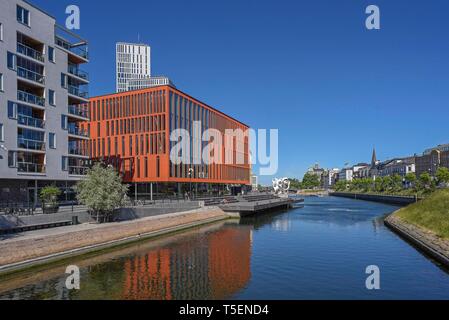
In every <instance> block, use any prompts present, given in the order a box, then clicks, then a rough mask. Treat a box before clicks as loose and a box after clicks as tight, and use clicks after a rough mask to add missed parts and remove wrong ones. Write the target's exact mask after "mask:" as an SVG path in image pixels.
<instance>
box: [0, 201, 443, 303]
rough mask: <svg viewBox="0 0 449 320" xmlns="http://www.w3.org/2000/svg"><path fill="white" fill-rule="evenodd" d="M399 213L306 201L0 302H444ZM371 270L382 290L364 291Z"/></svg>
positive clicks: (25, 289) (3, 289) (18, 285)
mask: <svg viewBox="0 0 449 320" xmlns="http://www.w3.org/2000/svg"><path fill="white" fill-rule="evenodd" d="M396 209H397V208H396V207H394V206H390V205H384V204H378V203H373V202H365V201H358V200H351V199H344V198H332V197H324V198H316V197H308V198H306V201H305V205H304V207H303V208H297V209H293V210H290V211H286V212H277V213H270V214H265V215H263V216H259V217H257V218H248V219H244V220H241V221H238V220H235V221H228V222H221V223H217V224H213V225H208V226H205V227H201V228H197V229H194V230H189V231H187V232H184V233H179V234H175V235H171V236H168V237H165V238H160V239H157V240H151V241H146V242H142V243H139V244H133V245H131V246H127V247H123V248H120V249H114V250H113V251H109V252H103V253H101V254H97V255H93V256H89V257H83V258H73V259H71V260H69V261H64V262H63V263H59V264H57V265H52V266H49V267H45V268H42V269H40V270H34V271H32V272H30V273H28V274H21V275H20V276H18V277H15V278H9V279H0V299H448V298H449V275H448V273H447V272H446V271H444V270H443V269H442V268H441V267H440V266H438V264H436V263H435V262H434V261H432V260H430V259H429V258H428V257H426V256H424V255H423V254H422V253H420V252H418V251H417V250H416V249H415V248H413V247H412V246H411V245H409V244H408V243H407V242H405V241H404V240H402V239H401V238H399V237H398V236H397V235H396V234H394V233H392V232H391V231H390V230H389V229H387V228H386V227H385V226H384V225H383V220H382V218H383V216H384V215H386V214H388V213H391V212H392V211H394V210H396ZM67 265H77V266H79V268H80V271H81V289H80V290H71V291H69V290H67V289H66V288H65V280H66V276H67V275H66V274H65V273H64V272H65V268H66V267H67ZM369 265H376V266H378V267H379V269H380V286H381V288H380V290H374V291H373V290H367V289H366V287H365V280H366V278H367V277H368V275H367V274H366V273H365V270H366V267H367V266H369Z"/></svg>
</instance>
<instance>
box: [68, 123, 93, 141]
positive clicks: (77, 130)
mask: <svg viewBox="0 0 449 320" xmlns="http://www.w3.org/2000/svg"><path fill="white" fill-rule="evenodd" d="M68 132H69V134H71V135H74V136H79V137H85V138H88V137H89V133H88V132H87V131H84V130H82V129H80V128H78V127H71V126H69V128H68Z"/></svg>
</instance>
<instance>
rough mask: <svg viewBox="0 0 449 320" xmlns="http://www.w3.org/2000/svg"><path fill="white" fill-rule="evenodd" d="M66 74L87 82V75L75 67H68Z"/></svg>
mask: <svg viewBox="0 0 449 320" xmlns="http://www.w3.org/2000/svg"><path fill="white" fill-rule="evenodd" d="M68 72H69V73H70V74H73V75H74V76H77V77H79V78H81V79H84V80H89V74H88V73H87V72H86V71H83V70H81V69H79V68H78V67H76V66H72V65H69V67H68Z"/></svg>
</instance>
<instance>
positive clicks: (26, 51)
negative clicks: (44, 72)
mask: <svg viewBox="0 0 449 320" xmlns="http://www.w3.org/2000/svg"><path fill="white" fill-rule="evenodd" d="M17 52H18V53H21V54H23V55H25V56H27V57H30V58H33V59H36V60H38V61H40V62H44V56H43V54H42V53H41V52H39V51H37V50H36V49H33V48H31V47H28V46H27V45H25V44H23V43H20V42H17Z"/></svg>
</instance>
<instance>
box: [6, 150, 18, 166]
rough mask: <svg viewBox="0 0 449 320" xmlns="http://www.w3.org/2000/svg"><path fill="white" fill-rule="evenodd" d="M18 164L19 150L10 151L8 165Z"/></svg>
mask: <svg viewBox="0 0 449 320" xmlns="http://www.w3.org/2000/svg"><path fill="white" fill-rule="evenodd" d="M16 166H17V152H16V151H8V167H10V168H15V167H16Z"/></svg>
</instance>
